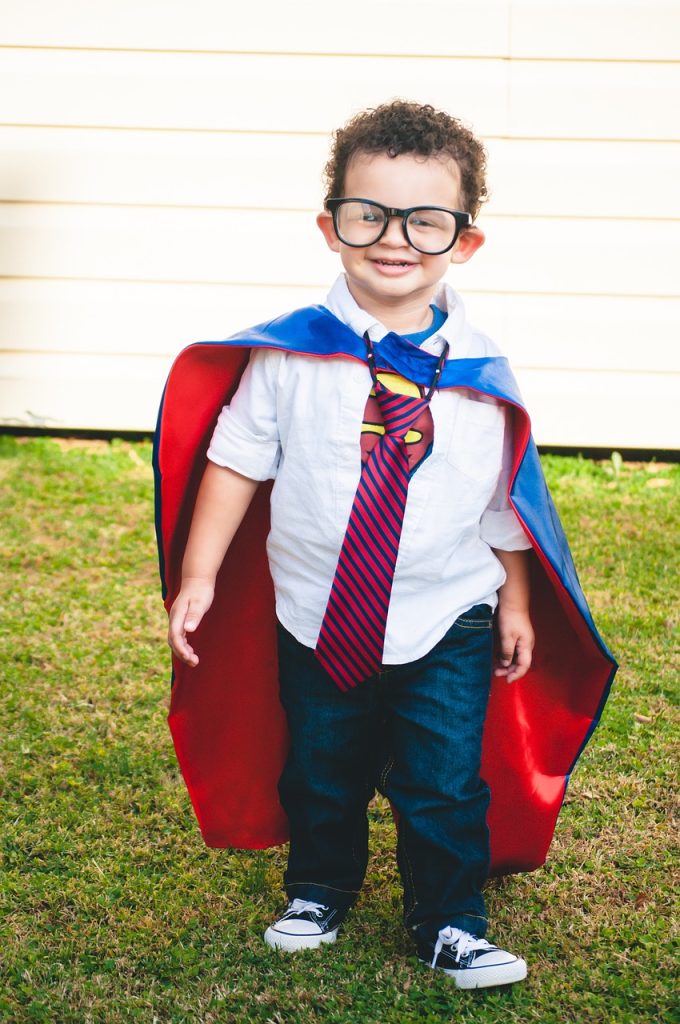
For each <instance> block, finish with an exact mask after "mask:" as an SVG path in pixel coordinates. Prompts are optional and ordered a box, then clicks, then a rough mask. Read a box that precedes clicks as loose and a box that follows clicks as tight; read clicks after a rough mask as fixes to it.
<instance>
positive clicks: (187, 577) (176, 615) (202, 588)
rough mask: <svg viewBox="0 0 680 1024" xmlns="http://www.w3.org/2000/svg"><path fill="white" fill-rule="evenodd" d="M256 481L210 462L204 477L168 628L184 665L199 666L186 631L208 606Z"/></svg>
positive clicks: (196, 624) (195, 623)
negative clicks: (216, 578)
mask: <svg viewBox="0 0 680 1024" xmlns="http://www.w3.org/2000/svg"><path fill="white" fill-rule="evenodd" d="M259 482H260V481H259V480H251V479H250V478H249V477H246V476H242V475H241V474H240V473H236V472H235V471H234V470H233V469H228V468H226V467H224V466H218V465H216V464H215V463H214V462H209V463H208V465H207V467H206V470H205V473H204V474H203V479H202V481H201V486H200V488H199V490H198V496H197V498H196V506H195V508H194V514H193V518H192V520H191V529H190V531H189V540H188V541H187V547H186V552H185V554H184V561H183V562H182V586H181V589H180V592H179V594H178V595H177V597H176V598H175V601H174V604H173V606H172V608H171V609H170V627H169V629H168V643H169V644H170V647H171V648H172V650H173V652H174V653H175V654H176V655H177V657H178V658H180V659H181V660H182V661H184V662H186V664H187V665H192V666H193V665H198V656H197V655H196V653H195V652H194V650H193V648H192V647H191V645H190V644H189V643H188V642H187V633H193V632H194V630H195V629H196V628H197V627H198V624H199V623H200V621H201V619H202V618H203V616H204V615H205V613H206V612H207V610H208V608H210V605H211V604H212V601H213V597H214V594H215V577H216V576H217V572H218V570H219V568H220V566H221V565H222V561H223V559H224V556H225V554H226V553H227V548H228V547H229V545H230V543H231V541H232V538H233V536H234V534H235V533H236V531H237V530H238V528H239V526H240V524H241V520H242V519H243V517H244V515H245V514H246V511H247V509H248V506H249V505H250V502H251V500H252V498H253V495H254V494H255V491H256V490H257V486H258V484H259Z"/></svg>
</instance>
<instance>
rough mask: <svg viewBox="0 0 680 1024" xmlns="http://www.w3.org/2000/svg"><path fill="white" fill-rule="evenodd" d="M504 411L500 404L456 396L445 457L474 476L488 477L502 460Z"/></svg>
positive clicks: (496, 470) (467, 474) (492, 475)
mask: <svg viewBox="0 0 680 1024" xmlns="http://www.w3.org/2000/svg"><path fill="white" fill-rule="evenodd" d="M504 427H505V414H504V410H503V407H502V406H501V405H496V404H495V403H493V404H492V403H489V402H479V401H475V400H474V399H471V398H464V397H462V396H460V397H459V400H458V402H457V403H456V409H455V415H454V420H453V427H452V429H451V434H450V439H449V445H448V449H447V454H446V458H447V461H448V462H449V464H450V465H451V466H453V467H454V468H455V469H457V470H459V471H460V472H461V473H464V474H465V476H468V477H471V478H472V479H473V480H480V481H489V480H492V479H495V478H496V477H497V476H498V473H499V472H500V469H501V466H502V461H503V434H504Z"/></svg>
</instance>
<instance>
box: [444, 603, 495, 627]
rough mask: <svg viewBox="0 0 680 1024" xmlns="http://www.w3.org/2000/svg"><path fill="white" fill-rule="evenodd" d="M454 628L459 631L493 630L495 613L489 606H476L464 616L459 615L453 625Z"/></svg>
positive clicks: (464, 613)
mask: <svg viewBox="0 0 680 1024" xmlns="http://www.w3.org/2000/svg"><path fill="white" fill-rule="evenodd" d="M453 628H459V629H492V628H493V611H492V609H491V606H490V605H488V604H476V605H474V606H473V607H472V608H469V609H468V610H467V611H466V612H463V614H462V615H459V616H458V618H457V619H456V621H455V622H454V624H453Z"/></svg>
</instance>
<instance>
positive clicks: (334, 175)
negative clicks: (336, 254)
mask: <svg viewBox="0 0 680 1024" xmlns="http://www.w3.org/2000/svg"><path fill="white" fill-rule="evenodd" d="M358 153H387V154H388V155H389V156H391V157H395V156H399V154H400V153H416V154H418V155H419V156H448V157H451V158H452V159H454V160H455V161H456V163H457V164H458V167H459V169H460V176H461V192H462V195H461V205H462V207H463V211H464V212H466V213H470V214H472V218H473V220H474V218H475V217H476V216H477V214H478V213H479V210H480V207H481V205H482V203H483V202H484V201H485V200H486V198H487V189H486V181H485V173H486V151H485V149H484V146H483V145H482V144H481V142H480V141H479V139H477V138H476V137H475V136H474V135H473V134H472V132H471V131H470V129H469V128H466V127H465V125H464V124H462V122H460V121H458V120H457V119H456V118H455V117H451V116H450V114H447V113H445V112H444V111H443V110H435V109H434V107H432V106H430V105H429V104H425V105H422V104H420V103H409V102H407V101H406V100H393V101H392V102H391V103H383V104H381V106H379V107H375V108H373V109H369V110H363V111H361V112H360V113H359V114H355V116H354V117H353V118H351V120H350V121H348V122H347V124H346V125H344V126H343V127H342V128H338V130H337V131H336V132H334V134H333V144H332V147H331V155H330V157H329V160H328V163H327V164H326V166H325V168H324V182H325V186H326V195H325V199H324V204H325V203H326V202H327V200H328V199H332V198H334V197H337V198H339V197H341V196H342V195H343V194H344V187H345V175H346V173H347V167H348V165H349V163H350V161H351V160H352V158H353V157H354V156H356V155H357V154H358Z"/></svg>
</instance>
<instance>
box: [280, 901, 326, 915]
mask: <svg viewBox="0 0 680 1024" xmlns="http://www.w3.org/2000/svg"><path fill="white" fill-rule="evenodd" d="M325 910H328V907H327V906H326V904H325V903H315V902H314V900H300V899H294V900H293V902H292V903H290V904H289V905H288V910H287V911H286V912H285V914H284V915H283V916H284V918H286V917H288V916H289V915H291V914H304V913H306V912H307V911H310V913H312V914H316V916H317V917H323V914H324V911H325Z"/></svg>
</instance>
